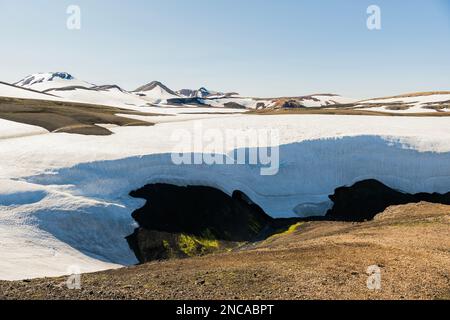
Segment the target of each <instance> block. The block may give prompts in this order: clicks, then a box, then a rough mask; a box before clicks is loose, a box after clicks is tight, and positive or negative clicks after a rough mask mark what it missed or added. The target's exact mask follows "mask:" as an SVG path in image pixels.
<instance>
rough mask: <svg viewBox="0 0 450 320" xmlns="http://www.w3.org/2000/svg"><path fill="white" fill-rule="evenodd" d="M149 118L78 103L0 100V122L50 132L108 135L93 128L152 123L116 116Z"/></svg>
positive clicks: (136, 113) (138, 113)
mask: <svg viewBox="0 0 450 320" xmlns="http://www.w3.org/2000/svg"><path fill="white" fill-rule="evenodd" d="M119 113H120V114H133V115H153V114H149V113H141V112H137V111H130V110H126V109H120V108H114V107H107V106H100V105H89V104H81V103H68V102H57V101H56V102H55V101H44V100H28V99H16V98H0V118H2V119H5V120H11V121H15V122H20V123H25V124H29V125H35V126H39V127H42V128H44V129H46V130H48V131H50V132H65V133H75V134H84V135H110V134H112V132H111V131H109V130H108V129H106V128H103V127H101V126H98V125H97V124H113V125H117V126H151V125H153V124H152V123H149V122H145V121H140V120H134V119H129V118H125V117H120V116H117V115H116V114H119Z"/></svg>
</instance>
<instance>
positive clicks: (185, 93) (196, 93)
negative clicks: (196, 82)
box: [177, 87, 239, 99]
mask: <svg viewBox="0 0 450 320" xmlns="http://www.w3.org/2000/svg"><path fill="white" fill-rule="evenodd" d="M177 94H178V95H180V96H182V97H186V98H200V99H204V98H209V99H214V98H221V97H231V96H238V95H239V94H238V93H236V92H228V93H224V92H219V91H213V90H208V89H206V88H205V87H201V88H200V89H198V90H192V89H181V90H178V91H177Z"/></svg>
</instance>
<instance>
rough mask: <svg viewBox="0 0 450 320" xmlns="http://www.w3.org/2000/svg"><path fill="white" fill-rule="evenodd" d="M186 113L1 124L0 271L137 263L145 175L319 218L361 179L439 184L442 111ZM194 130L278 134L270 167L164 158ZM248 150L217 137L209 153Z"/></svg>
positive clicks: (443, 185) (448, 183) (442, 177)
mask: <svg viewBox="0 0 450 320" xmlns="http://www.w3.org/2000/svg"><path fill="white" fill-rule="evenodd" d="M191 116H192V115H191ZM197 116H198V117H200V116H201V119H200V118H198V117H197V118H189V117H186V115H172V116H168V117H161V118H160V119H159V121H158V124H157V125H155V126H153V127H116V128H112V129H111V130H112V131H113V132H114V135H111V136H83V135H75V134H66V133H46V132H44V131H42V130H39V128H36V127H33V126H26V125H21V124H16V123H13V122H10V121H4V120H3V121H1V122H0V159H2V161H1V162H0V256H1V257H2V259H0V279H8V280H11V279H24V278H32V277H42V276H57V275H64V274H67V273H69V271H68V270H69V269H68V268H70V267H71V266H79V267H80V268H81V270H82V271H83V272H88V271H96V270H103V269H107V268H115V267H118V266H121V265H130V264H134V263H136V262H137V261H136V258H135V256H134V255H133V253H132V251H131V250H130V249H129V247H128V245H127V243H126V241H125V239H124V237H126V236H127V235H129V234H131V233H132V232H133V230H134V228H135V227H136V224H135V222H134V221H133V219H132V217H131V213H132V212H133V211H134V210H136V209H138V208H139V207H141V206H142V205H143V204H144V200H142V199H134V198H131V197H130V196H129V192H130V191H132V190H135V189H137V188H140V187H142V186H144V185H145V184H148V183H155V182H165V183H173V184H178V185H188V184H193V185H206V186H211V187H216V188H219V189H221V190H223V191H224V192H226V193H228V194H231V193H232V192H233V191H234V190H241V191H243V192H244V193H245V194H247V195H248V196H249V197H250V198H251V199H252V200H253V201H255V202H256V203H257V204H259V205H260V206H261V207H262V208H263V209H264V210H265V211H266V212H267V213H268V214H270V215H272V216H274V217H290V216H307V215H311V214H324V213H325V212H326V210H327V209H328V208H329V207H330V201H329V199H328V195H330V194H332V193H333V192H334V189H335V188H336V187H339V186H343V185H351V184H353V183H355V182H357V181H360V180H364V179H368V178H373V179H378V180H380V181H382V182H384V183H385V184H387V185H389V186H390V187H392V188H396V189H400V190H403V191H406V192H441V193H443V192H448V191H450V130H449V129H448V128H449V127H450V118H445V117H435V118H434V117H433V118H420V117H370V116H331V115H330V116H327V115H278V116H258V115H242V114H235V115H218V114H215V115H211V114H209V115H206V114H203V115H197ZM165 118H166V119H167V120H165ZM176 119H178V120H179V121H176ZM199 126H201V128H203V129H204V130H208V129H217V130H221V131H222V132H225V131H226V130H229V129H236V130H251V129H261V128H266V129H275V130H279V135H280V141H279V144H280V145H281V147H280V169H279V172H278V174H277V175H274V176H261V175H260V166H258V165H212V166H208V165H181V166H177V165H174V164H173V162H172V161H171V156H170V155H171V153H172V152H174V151H186V150H185V149H184V147H182V146H179V141H174V140H172V139H171V137H172V135H173V134H174V133H178V134H179V135H181V136H183V137H187V136H189V134H190V133H191V134H194V133H196V132H198V131H197V129H198V127H199ZM184 146H186V144H184ZM253 146H254V145H252V144H251V145H247V144H243V142H240V144H239V143H238V144H237V145H235V146H234V147H232V148H230V147H226V146H225V145H222V144H220V143H217V144H215V145H214V149H213V150H214V151H215V152H216V153H218V154H225V153H229V152H231V151H232V150H233V149H234V148H242V147H253ZM181 149H183V150H181ZM195 150H196V149H195V146H194V145H192V146H190V147H189V151H195Z"/></svg>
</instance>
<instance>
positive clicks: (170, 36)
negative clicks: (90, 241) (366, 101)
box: [0, 0, 450, 98]
mask: <svg viewBox="0 0 450 320" xmlns="http://www.w3.org/2000/svg"><path fill="white" fill-rule="evenodd" d="M70 4H78V5H79V6H80V7H81V10H82V28H81V30H80V31H69V30H67V28H66V19H67V16H68V15H67V14H66V9H67V6H68V5H70ZM371 4H377V5H379V6H380V7H381V10H382V11H381V13H382V30H381V31H369V30H368V29H367V28H366V19H367V14H366V9H367V7H368V6H369V5H371ZM0 35H1V38H0V39H1V45H0V48H1V51H0V58H1V59H0V71H1V72H0V80H3V81H8V82H13V81H17V80H19V79H20V78H22V77H24V76H26V75H28V74H30V73H35V72H44V71H67V72H69V73H71V74H73V75H74V76H76V77H77V78H80V79H83V80H86V81H90V82H93V83H96V84H109V83H114V84H119V85H121V86H123V87H124V88H125V89H135V88H136V87H137V86H139V85H142V84H144V83H147V82H150V81H152V80H160V81H162V82H164V83H165V84H167V85H168V86H169V87H171V88H173V89H181V88H185V87H188V88H198V87H200V86H206V87H208V88H211V89H216V90H225V91H238V92H240V93H241V94H244V95H253V96H283V95H301V94H309V93H318V92H335V93H339V94H342V95H346V96H352V97H361V98H363V97H372V96H383V95H390V94H396V93H404V92H410V91H418V90H422V91H423V90H450V1H449V0H396V1H392V0H370V1H366V0H314V1H313V0H303V1H302V0H164V1H162V0H158V1H156V0H127V1H123V0H70V1H66V0H58V1H55V0H33V1H31V0H0Z"/></svg>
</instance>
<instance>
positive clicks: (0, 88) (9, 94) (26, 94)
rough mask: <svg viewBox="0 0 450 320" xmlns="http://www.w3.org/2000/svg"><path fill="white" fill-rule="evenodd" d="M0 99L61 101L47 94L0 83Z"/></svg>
mask: <svg viewBox="0 0 450 320" xmlns="http://www.w3.org/2000/svg"><path fill="white" fill-rule="evenodd" d="M0 97H6V98H20V99H36V100H61V99H59V98H57V97H53V96H52V95H49V94H44V93H40V92H36V91H32V90H26V89H23V88H20V87H17V86H14V85H11V84H7V83H4V82H0Z"/></svg>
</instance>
